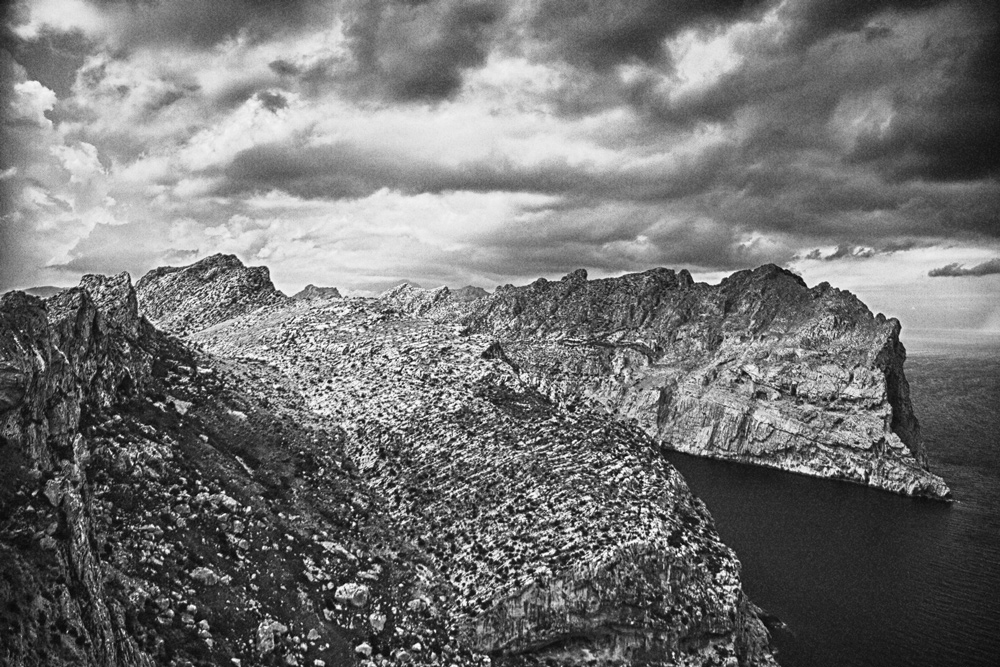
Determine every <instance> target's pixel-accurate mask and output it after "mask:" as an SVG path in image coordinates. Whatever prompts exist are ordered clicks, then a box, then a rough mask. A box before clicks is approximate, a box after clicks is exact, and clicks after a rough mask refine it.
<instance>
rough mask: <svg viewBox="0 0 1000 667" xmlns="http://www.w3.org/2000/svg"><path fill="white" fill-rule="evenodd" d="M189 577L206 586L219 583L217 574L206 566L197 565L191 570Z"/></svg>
mask: <svg viewBox="0 0 1000 667" xmlns="http://www.w3.org/2000/svg"><path fill="white" fill-rule="evenodd" d="M191 578H192V579H194V580H195V581H198V582H201V583H203V584H205V585H206V586H214V585H216V584H217V583H219V575H217V574H216V573H215V572H213V571H212V570H211V569H209V568H207V567H198V568H195V569H194V570H192V571H191Z"/></svg>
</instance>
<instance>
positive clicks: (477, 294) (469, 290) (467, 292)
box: [451, 285, 490, 301]
mask: <svg viewBox="0 0 1000 667" xmlns="http://www.w3.org/2000/svg"><path fill="white" fill-rule="evenodd" d="M489 295H490V293H489V292H487V291H486V290H484V289H483V288H482V287H476V286H474V285H466V286H465V287H460V288H458V289H453V290H451V298H452V299H453V300H455V301H475V300H476V299H482V298H483V297H486V296H489Z"/></svg>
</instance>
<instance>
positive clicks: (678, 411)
mask: <svg viewBox="0 0 1000 667" xmlns="http://www.w3.org/2000/svg"><path fill="white" fill-rule="evenodd" d="M411 298H412V297H411ZM440 312H442V313H445V312H446V311H445V309H444V308H441V309H440ZM429 315H430V316H432V317H433V316H434V315H435V313H434V311H431V312H430V313H429ZM452 316H453V315H452V313H451V312H448V317H452ZM459 319H460V321H461V322H462V323H463V324H464V325H465V326H466V331H467V332H468V333H476V334H486V335H489V336H492V337H494V338H495V339H497V340H498V341H500V343H501V345H502V346H503V348H504V349H505V350H506V352H507V354H508V355H509V356H510V357H511V359H512V360H513V361H514V362H515V363H517V364H518V365H519V366H520V368H521V369H522V371H523V372H524V373H525V374H526V377H528V378H530V381H531V382H532V383H533V384H534V385H535V386H537V387H538V388H539V389H540V390H542V391H543V392H544V393H546V394H548V395H550V396H551V397H553V398H557V399H559V400H563V401H572V400H574V399H577V398H583V399H586V400H589V401H593V402H594V403H596V404H598V405H600V406H602V407H603V408H604V409H606V410H607V411H609V412H610V413H612V414H614V415H617V416H618V417H620V418H623V419H632V418H634V419H636V420H637V421H638V423H639V424H640V425H641V426H642V428H643V429H644V430H645V431H646V432H647V433H649V434H650V435H651V436H653V437H654V438H656V439H657V440H658V441H660V442H661V443H662V444H663V446H665V447H668V448H671V449H675V450H678V451H682V452H686V453H690V454H695V455H699V456H708V457H713V458H720V459H726V460H731V461H738V462H741V463H750V464H755V465H764V466H769V467H774V468H780V469H783V470H789V471H793V472H798V473H803V474H807V475H813V476H817V477H826V478H831V479H841V480H847V481H851V482H857V483H860V484H867V485H869V486H873V487H876V488H880V489H885V490H888V491H893V492H896V493H902V494H906V495H913V496H926V497H930V498H941V499H945V498H949V497H950V491H949V489H948V487H947V485H946V484H945V483H944V481H943V480H942V479H941V478H940V477H938V476H936V475H934V474H932V473H931V472H929V471H928V469H927V463H926V456H925V453H924V445H923V441H922V438H921V435H920V424H919V422H918V420H917V418H916V416H915V415H914V413H913V407H912V405H911V403H910V396H909V384H908V383H907V381H906V376H905V374H904V372H903V364H904V362H905V360H906V350H905V348H904V347H903V344H902V343H901V342H900V340H899V332H900V324H899V322H898V320H895V319H886V318H885V317H884V316H882V315H881V314H880V315H878V316H876V315H873V314H872V313H871V311H870V310H868V308H867V307H866V306H865V305H864V304H863V303H862V302H861V301H860V300H858V299H857V298H856V297H855V296H854V295H852V294H851V293H849V292H845V291H841V290H838V289H836V288H833V287H831V286H830V285H828V284H826V283H823V284H820V285H818V286H816V287H813V288H809V287H808V286H807V285H806V284H805V283H804V282H803V280H802V279H801V278H800V277H798V276H796V275H795V274H793V273H791V272H789V271H786V270H783V269H781V268H779V267H777V266H774V265H766V266H762V267H760V268H757V269H754V270H748V271H740V272H738V273H735V274H733V275H732V276H729V277H728V278H726V279H725V280H723V281H722V282H721V283H720V284H719V285H716V286H712V285H707V284H701V283H695V282H694V281H693V280H692V278H691V276H690V274H689V273H688V272H687V271H680V272H675V271H672V270H669V269H654V270H651V271H646V272H644V273H636V274H630V275H626V276H622V277H620V278H612V279H605V280H588V279H587V274H586V272H585V271H583V270H580V271H576V272H573V273H571V274H569V275H567V276H566V277H564V278H563V279H562V280H561V281H558V282H556V281H546V280H544V279H539V280H538V281H536V282H534V283H532V284H531V285H528V286H525V287H513V286H509V285H508V286H504V287H501V288H499V289H498V290H497V291H496V292H495V293H494V294H492V295H490V296H489V297H486V298H483V299H480V300H478V301H475V302H472V303H471V305H470V307H468V308H466V309H465V312H464V314H462V315H460V316H459Z"/></svg>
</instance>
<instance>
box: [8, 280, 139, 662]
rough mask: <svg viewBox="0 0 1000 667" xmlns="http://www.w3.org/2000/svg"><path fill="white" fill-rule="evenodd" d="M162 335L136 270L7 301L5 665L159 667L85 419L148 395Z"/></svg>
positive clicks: (18, 295) (12, 296)
mask: <svg viewBox="0 0 1000 667" xmlns="http://www.w3.org/2000/svg"><path fill="white" fill-rule="evenodd" d="M154 334H155V332H153V331H152V329H151V327H149V325H148V324H146V323H144V322H142V321H140V320H139V318H138V316H137V313H136V307H135V294H134V292H132V288H131V283H130V281H129V278H128V275H127V274H122V275H119V276H116V277H114V278H104V277H98V276H88V277H87V279H86V280H85V282H84V287H80V288H74V289H71V290H68V291H65V292H61V293H60V294H58V295H57V296H55V297H53V298H52V299H50V300H49V302H48V303H47V305H46V304H43V302H42V301H41V300H39V299H37V298H34V297H30V296H27V295H25V294H22V293H20V292H14V293H10V294H6V295H4V296H3V297H0V448H2V454H0V479H2V484H0V489H2V490H0V526H2V534H3V537H4V538H5V539H3V540H0V573H2V575H0V600H3V601H4V602H5V607H4V610H3V611H2V612H0V627H2V630H0V636H2V637H3V639H2V640H0V662H2V663H3V664H10V665H15V664H16V665H62V664H66V665H68V664H74V665H75V664H91V665H99V664H103V665H142V664H150V665H151V664H152V662H151V660H150V659H149V658H148V656H145V655H144V654H142V652H141V651H140V649H139V647H138V644H137V643H136V641H135V639H134V638H133V637H132V636H131V635H130V633H128V631H127V629H126V623H127V622H126V618H125V608H126V603H125V601H123V599H122V598H123V596H121V595H116V594H115V593H117V591H113V590H112V589H111V584H112V583H113V582H112V581H109V578H108V577H107V576H106V572H105V571H104V568H103V567H102V564H101V561H100V555H99V553H98V549H97V545H98V532H97V531H96V530H95V527H94V525H93V520H92V517H93V512H92V496H91V494H90V492H89V490H88V489H87V487H86V483H85V482H86V468H87V465H88V463H89V459H90V454H91V452H90V450H89V449H88V447H87V445H86V442H85V440H84V438H83V437H82V436H81V434H80V421H81V416H82V415H86V414H94V413H96V412H98V411H100V410H103V409H107V408H109V407H110V406H113V405H115V404H118V403H120V402H121V401H123V400H127V399H128V398H129V397H130V396H133V395H135V394H136V392H138V391H141V389H142V386H143V385H144V383H145V382H146V381H147V380H148V377H149V372H150V368H151V361H152V358H153V351H154V350H155V349H156V347H157V340H156V337H155V335H154ZM33 529H34V530H33Z"/></svg>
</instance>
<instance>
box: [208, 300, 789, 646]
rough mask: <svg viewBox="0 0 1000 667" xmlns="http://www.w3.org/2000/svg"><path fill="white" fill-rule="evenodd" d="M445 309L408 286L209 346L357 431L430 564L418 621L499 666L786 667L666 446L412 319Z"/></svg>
mask: <svg viewBox="0 0 1000 667" xmlns="http://www.w3.org/2000/svg"><path fill="white" fill-rule="evenodd" d="M446 298H447V292H446V291H445V290H443V289H442V290H435V291H424V293H423V295H420V294H419V293H418V292H415V291H414V288H412V287H405V288H397V289H396V290H393V291H391V292H390V293H388V294H387V295H385V296H384V297H383V298H382V299H379V300H371V299H345V300H343V301H341V302H336V303H335V304H315V305H312V306H310V305H309V304H297V305H296V306H295V307H294V308H287V309H282V310H268V311H263V310H262V311H256V312H254V313H249V314H247V315H245V316H243V317H240V318H237V319H234V320H232V321H229V322H227V323H225V324H223V325H220V326H218V327H214V328H211V329H208V330H205V331H203V332H200V333H198V334H197V335H196V336H194V340H195V341H196V342H197V343H198V344H199V345H201V346H203V347H204V349H206V350H209V351H211V352H212V353H213V354H217V355H219V356H220V357H224V358H233V359H247V360H250V359H266V360H267V361H268V363H269V364H271V365H272V366H273V368H274V369H275V370H276V371H278V372H280V373H282V374H283V375H285V376H286V377H288V378H289V383H290V384H291V385H292V386H295V387H297V388H298V390H299V392H300V393H301V396H302V398H303V400H305V401H306V402H307V404H309V405H310V406H312V408H313V410H314V411H315V412H316V414H318V415H321V416H324V415H325V416H327V417H328V418H329V419H330V420H331V421H334V422H336V423H339V424H341V425H342V426H343V427H344V428H345V429H346V430H347V432H348V436H349V437H348V441H347V449H348V452H349V453H350V454H351V455H352V458H353V459H354V460H355V461H356V462H357V465H358V468H359V472H360V474H361V475H362V477H363V479H365V480H366V481H367V482H368V484H369V486H370V488H371V489H372V490H373V491H374V492H375V493H376V494H377V496H378V497H380V498H382V499H383V502H384V504H383V505H382V509H383V511H384V512H385V514H386V516H387V517H389V520H390V521H391V523H392V525H393V526H394V527H395V530H396V531H397V534H398V536H399V537H400V538H401V539H402V540H403V541H404V542H407V543H410V544H412V545H414V546H415V547H416V548H419V549H420V550H421V552H422V554H423V558H424V560H423V561H422V563H423V564H424V565H425V566H426V570H425V571H424V578H425V581H426V584H425V586H426V590H427V594H426V595H424V596H419V597H417V598H416V599H414V600H413V601H412V603H411V605H410V607H412V608H413V609H417V610H420V609H424V610H428V611H432V612H433V613H435V614H436V615H437V618H439V619H440V622H441V623H442V624H444V626H445V627H449V628H454V631H455V632H456V633H457V634H458V635H459V636H461V637H463V642H464V644H465V645H466V646H470V647H473V648H475V649H476V650H477V651H481V652H483V653H485V654H487V655H489V656H490V658H491V659H492V661H493V663H494V664H506V665H529V664H556V665H576V664H581V663H588V664H595V665H616V664H663V665H666V664H671V665H709V664H716V665H737V664H740V665H769V664H773V659H772V657H771V655H770V653H769V650H768V635H767V632H766V630H765V629H764V626H763V625H762V623H761V621H760V619H759V617H758V613H757V610H756V609H755V608H754V607H753V605H752V604H751V603H750V602H749V601H748V600H747V599H746V596H745V595H744V593H743V591H742V589H741V587H740V574H739V571H740V567H739V563H738V561H737V560H736V558H735V556H734V554H733V553H732V552H731V551H730V550H729V549H728V548H727V547H726V546H725V545H724V544H722V542H721V541H720V539H719V537H718V535H717V533H716V531H715V528H714V526H713V523H712V519H711V517H710V516H709V514H708V512H707V511H706V509H705V507H704V505H703V504H702V503H701V502H700V501H698V500H697V499H695V498H694V497H693V496H692V494H691V492H690V490H689V489H688V488H687V485H686V484H685V482H684V480H683V479H682V478H681V476H680V475H679V474H678V473H677V472H676V470H674V469H673V468H672V467H671V466H670V465H669V464H668V463H667V462H666V461H665V459H664V458H663V457H662V456H661V455H660V453H659V450H658V447H657V446H656V444H655V442H653V441H652V440H651V439H650V438H649V437H648V436H647V435H646V434H645V433H643V432H642V431H641V430H640V429H638V428H636V427H634V426H632V425H629V424H626V423H622V422H620V421H618V420H616V419H614V418H613V417H611V416H609V415H607V414H605V413H603V412H601V411H598V410H592V409H589V408H587V407H585V406H578V407H576V408H574V409H573V410H569V409H566V408H564V407H562V406H560V405H559V404H557V403H554V402H552V401H550V400H548V399H547V398H545V397H544V396H543V395H541V394H540V393H539V392H537V391H536V390H535V389H533V388H532V387H531V386H530V385H528V384H526V383H525V382H523V381H522V379H521V378H520V377H519V376H518V373H517V372H516V371H515V369H514V368H513V367H512V366H511V364H510V363H509V360H508V358H507V355H506V354H505V353H504V351H503V350H502V349H501V348H500V347H499V346H498V345H491V344H490V338H489V337H486V336H477V335H470V336H464V337H461V336H458V335H457V332H456V327H455V326H454V325H452V324H450V323H445V324H442V325H437V324H434V323H433V322H431V321H429V320H427V319H426V318H421V317H416V316H414V315H413V314H411V312H418V313H419V312H426V309H427V308H428V307H430V308H433V307H435V304H441V303H442V302H443V300H445V299H446ZM292 328H294V330H295V335H294V336H290V335H289V330H291V329H292ZM342 593H343V597H344V599H345V600H349V599H353V597H352V594H350V593H349V591H348V590H347V589H344V590H343V591H342ZM337 594H338V595H339V594H340V589H338V592H337ZM423 646H424V648H423V651H424V655H426V645H423ZM397 657H398V656H397ZM409 657H410V658H411V659H415V658H416V657H417V656H416V655H414V654H413V653H412V652H411V653H410V655H409Z"/></svg>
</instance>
